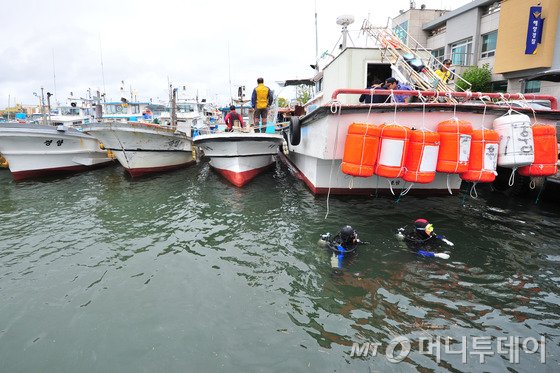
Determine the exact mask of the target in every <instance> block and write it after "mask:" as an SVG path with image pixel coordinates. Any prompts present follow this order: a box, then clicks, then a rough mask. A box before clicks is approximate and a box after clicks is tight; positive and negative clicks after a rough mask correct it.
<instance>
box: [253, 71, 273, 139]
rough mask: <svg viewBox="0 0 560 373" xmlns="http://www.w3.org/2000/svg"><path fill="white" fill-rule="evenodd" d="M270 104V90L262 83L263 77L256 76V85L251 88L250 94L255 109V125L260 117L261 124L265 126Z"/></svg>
mask: <svg viewBox="0 0 560 373" xmlns="http://www.w3.org/2000/svg"><path fill="white" fill-rule="evenodd" d="M271 104H272V91H271V90H270V88H268V87H267V86H265V85H264V79H263V78H258V79H257V87H256V88H255V89H253V95H252V96H251V105H252V106H253V109H255V125H258V124H259V120H260V119H262V126H266V117H267V115H268V108H269V106H270V105H271ZM263 131H264V130H263Z"/></svg>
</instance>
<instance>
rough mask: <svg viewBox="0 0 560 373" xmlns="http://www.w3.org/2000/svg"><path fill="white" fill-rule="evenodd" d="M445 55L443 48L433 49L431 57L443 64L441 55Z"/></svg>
mask: <svg viewBox="0 0 560 373" xmlns="http://www.w3.org/2000/svg"><path fill="white" fill-rule="evenodd" d="M444 53H445V48H439V49H434V50H433V51H432V56H434V58H435V59H436V60H438V61H439V62H443V55H444Z"/></svg>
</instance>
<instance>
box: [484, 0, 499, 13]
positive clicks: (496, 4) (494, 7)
mask: <svg viewBox="0 0 560 373" xmlns="http://www.w3.org/2000/svg"><path fill="white" fill-rule="evenodd" d="M499 11H500V2H499V1H496V2H494V3H493V4H491V5H488V6H487V7H485V8H484V10H483V11H482V15H483V16H486V15H489V14H494V13H498V12H499Z"/></svg>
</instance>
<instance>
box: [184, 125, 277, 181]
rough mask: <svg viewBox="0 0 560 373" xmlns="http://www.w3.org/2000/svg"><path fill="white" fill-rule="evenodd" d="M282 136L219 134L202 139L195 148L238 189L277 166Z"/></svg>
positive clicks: (196, 141)
mask: <svg viewBox="0 0 560 373" xmlns="http://www.w3.org/2000/svg"><path fill="white" fill-rule="evenodd" d="M282 142H283V138H282V136H281V135H276V134H264V133H235V132H234V133H217V134H211V135H201V136H197V137H196V138H195V139H194V144H195V145H196V146H198V147H199V149H200V150H201V151H202V152H203V153H204V155H205V156H206V157H208V158H210V166H212V167H213V168H214V169H215V170H216V171H218V172H219V173H220V174H221V175H223V176H224V177H225V178H226V179H227V180H228V181H229V182H230V183H232V184H233V185H235V186H237V187H242V186H243V185H245V184H247V183H248V182H249V181H251V180H252V179H253V178H255V177H256V176H257V175H259V174H260V173H262V172H263V171H265V170H266V169H267V168H268V167H270V166H271V165H272V164H273V163H274V155H275V154H277V153H278V146H280V145H281V144H282Z"/></svg>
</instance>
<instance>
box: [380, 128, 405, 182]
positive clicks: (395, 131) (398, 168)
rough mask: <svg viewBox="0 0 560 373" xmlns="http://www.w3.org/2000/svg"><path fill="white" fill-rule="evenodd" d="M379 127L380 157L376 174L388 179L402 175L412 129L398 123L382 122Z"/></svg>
mask: <svg viewBox="0 0 560 373" xmlns="http://www.w3.org/2000/svg"><path fill="white" fill-rule="evenodd" d="M379 128H380V131H381V133H380V141H379V157H378V160H377V165H376V166H375V174H376V175H378V176H382V177H386V178H388V179H394V178H397V177H401V176H402V175H403V173H404V161H405V159H406V149H407V145H408V138H409V136H410V129H409V128H407V127H404V126H400V125H398V124H388V125H387V124H382V125H381V126H379Z"/></svg>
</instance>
